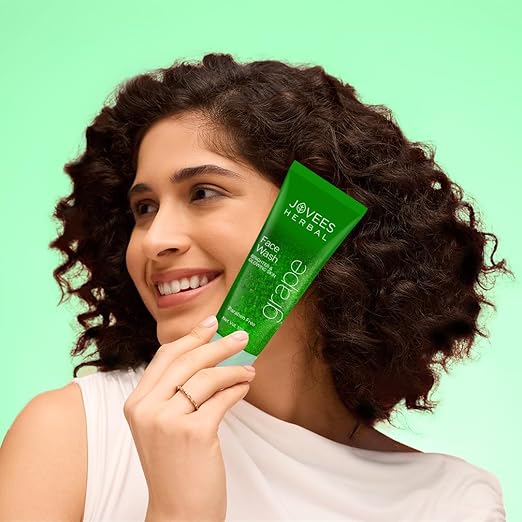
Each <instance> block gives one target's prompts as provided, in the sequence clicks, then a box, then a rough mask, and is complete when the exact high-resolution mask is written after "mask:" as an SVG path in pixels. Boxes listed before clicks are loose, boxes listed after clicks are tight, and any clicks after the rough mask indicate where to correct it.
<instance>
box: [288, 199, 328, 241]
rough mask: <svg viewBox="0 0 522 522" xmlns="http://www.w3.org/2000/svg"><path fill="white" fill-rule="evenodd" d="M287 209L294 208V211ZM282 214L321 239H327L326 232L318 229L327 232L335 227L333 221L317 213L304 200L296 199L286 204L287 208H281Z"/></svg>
mask: <svg viewBox="0 0 522 522" xmlns="http://www.w3.org/2000/svg"><path fill="white" fill-rule="evenodd" d="M289 209H294V212H292V211H291V210H289ZM283 214H284V215H285V216H288V217H289V218H290V219H291V220H292V221H295V222H296V223H298V224H299V225H301V226H302V227H304V228H305V229H306V230H307V231H308V232H311V233H312V234H313V235H314V236H317V237H319V238H321V239H322V240H323V241H327V238H326V234H325V233H322V232H321V230H320V229H323V230H326V232H329V233H332V232H333V231H334V229H335V223H333V222H332V221H330V220H329V219H327V218H325V217H324V216H323V215H322V214H319V212H317V211H316V210H313V209H312V208H311V207H310V206H309V205H307V204H306V203H305V202H304V201H299V200H298V199H296V200H295V201H294V202H293V203H291V204H290V205H288V208H286V209H285V210H283ZM305 218H306V219H305ZM315 225H317V226H315ZM321 234H322V236H321Z"/></svg>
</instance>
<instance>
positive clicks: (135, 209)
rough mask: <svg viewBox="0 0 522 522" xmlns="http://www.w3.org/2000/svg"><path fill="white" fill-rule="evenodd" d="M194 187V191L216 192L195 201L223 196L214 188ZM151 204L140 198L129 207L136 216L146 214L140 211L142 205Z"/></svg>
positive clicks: (151, 204)
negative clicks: (213, 194)
mask: <svg viewBox="0 0 522 522" xmlns="http://www.w3.org/2000/svg"><path fill="white" fill-rule="evenodd" d="M194 188H195V190H194V193H196V192H201V191H205V190H209V191H210V192H214V193H215V194H217V196H211V197H209V198H203V199H197V201H202V200H203V201H204V200H205V199H214V198H219V197H221V196H223V194H221V193H220V192H218V191H217V190H214V189H212V188H210V187H203V186H196V187H194ZM153 205H154V203H149V202H147V200H145V199H142V200H140V201H136V202H135V203H133V204H132V205H131V208H132V211H133V213H134V214H135V215H136V216H142V215H144V214H146V212H141V208H142V206H145V207H147V206H153Z"/></svg>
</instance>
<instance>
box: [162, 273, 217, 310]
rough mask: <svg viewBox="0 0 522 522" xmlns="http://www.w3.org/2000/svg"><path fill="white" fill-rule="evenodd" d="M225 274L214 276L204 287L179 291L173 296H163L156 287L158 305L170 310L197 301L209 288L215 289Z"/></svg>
mask: <svg viewBox="0 0 522 522" xmlns="http://www.w3.org/2000/svg"><path fill="white" fill-rule="evenodd" d="M222 275H223V272H221V273H219V274H216V275H215V276H213V278H212V279H211V280H209V282H208V283H207V284H205V285H203V286H198V287H197V288H187V289H186V290H185V291H181V290H180V291H179V292H176V293H172V294H166V295H161V294H160V293H159V289H158V287H157V286H156V285H154V289H155V290H154V292H155V296H156V303H157V306H158V308H170V307H172V306H176V305H181V304H184V303H186V302H189V301H192V300H193V299H197V297H198V296H199V295H200V294H202V293H204V292H205V291H206V290H207V287H213V286H214V285H215V284H216V280H218V279H220V278H221V276H222Z"/></svg>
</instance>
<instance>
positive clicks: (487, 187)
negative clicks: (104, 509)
mask: <svg viewBox="0 0 522 522" xmlns="http://www.w3.org/2000/svg"><path fill="white" fill-rule="evenodd" d="M520 5H521V4H520V3H519V2H516V1H515V0H513V1H511V2H495V3H492V2H485V1H480V2H471V1H469V2H460V3H457V2H451V1H449V0H444V1H438V2H431V3H430V4H429V5H428V3H420V2H416V1H407V2H406V1H403V2H400V1H399V2H388V1H380V2H350V1H345V2H342V1H332V0H323V1H322V2H319V3H312V2H308V3H304V2H297V1H290V2H281V1H273V0H270V1H263V2H258V3H256V4H254V3H251V2H243V1H233V2H219V3H216V2H210V1H198V2H195V3H194V4H190V3H189V2H173V1H147V2H143V1H140V2H133V1H125V2H123V1H117V2H116V1H115V2H108V1H101V0H97V1H89V2H84V3H79V2H71V1H70V0H68V1H59V2H57V1H54V2H53V1H50V2H49V1H48V2H37V1H36V0H34V1H33V2H27V1H17V2H9V3H8V2H3V1H2V2H1V3H0V56H1V64H2V71H1V79H2V81H1V82H0V94H1V96H0V100H1V106H2V110H1V120H2V125H1V131H0V132H1V144H2V161H1V170H2V171H1V189H0V190H1V194H2V206H1V209H0V217H1V223H2V228H1V230H2V256H1V268H2V271H1V274H2V275H1V278H0V285H1V286H0V291H1V296H2V301H1V303H2V305H1V307H2V309H1V314H0V321H1V324H0V326H1V336H2V337H1V346H2V351H3V364H4V368H3V372H2V373H3V378H2V379H1V380H0V397H1V399H0V400H1V403H0V437H1V438H2V439H3V436H4V435H5V433H6V431H7V429H8V428H9V426H10V425H11V423H12V422H13V420H14V419H15V417H16V415H17V414H18V413H19V412H20V411H21V409H22V408H23V407H24V406H25V404H26V403H27V402H28V401H29V400H30V399H31V398H33V397H34V396H35V395H37V394H39V393H41V392H43V391H45V390H49V389H54V388H59V387H61V386H63V385H65V384H66V383H67V382H68V381H69V380H70V379H71V378H72V369H73V367H74V365H75V364H77V363H78V362H80V361H79V360H72V359H71V357H70V356H69V351H70V350H71V348H72V346H73V343H74V339H75V336H76V334H77V332H78V331H79V325H78V324H77V322H76V319H75V316H76V313H77V312H78V310H79V303H78V302H77V301H75V300H72V301H70V302H69V304H65V305H62V306H60V307H58V306H57V302H58V299H59V291H58V287H57V285H56V283H55V281H54V279H53V278H52V270H53V268H54V267H56V266H57V264H58V263H59V257H58V255H57V254H56V253H55V252H54V251H53V252H51V251H50V250H49V249H48V246H47V245H48V243H49V241H51V240H52V239H53V238H54V236H55V234H56V231H57V225H56V223H55V222H53V221H52V219H51V217H50V216H51V213H52V210H53V207H54V204H55V202H56V200H57V199H58V198H59V197H61V196H63V195H65V194H68V193H69V191H70V184H69V180H68V177H67V176H66V175H65V174H64V173H63V165H64V164H65V163H66V162H67V161H69V160H71V159H72V158H73V157H75V156H76V155H77V154H78V153H79V152H80V151H81V150H82V149H83V147H84V144H85V141H84V131H85V128H86V127H87V126H88V125H89V123H90V122H91V120H92V119H93V118H94V116H95V115H96V114H97V113H98V111H99V110H100V109H101V107H102V105H103V104H104V102H105V100H106V98H107V97H108V96H109V94H110V93H111V92H112V90H113V89H114V88H115V87H116V86H117V84H118V83H120V82H121V81H123V80H125V79H126V78H129V77H131V76H133V75H135V74H138V73H141V72H145V71H147V70H151V69H153V68H155V67H164V66H167V65H169V64H171V63H172V62H173V61H174V60H175V59H177V58H185V59H199V58H201V57H202V56H203V55H204V54H205V53H208V52H229V53H231V54H232V55H233V56H234V57H235V58H236V59H237V60H240V61H247V60H254V59H281V60H285V61H288V62H291V63H306V64H309V65H315V64H320V65H323V66H324V67H325V69H326V70H327V71H328V72H330V73H331V74H334V75H336V76H338V77H340V78H342V79H343V80H344V81H347V82H349V83H351V84H352V85H354V86H355V88H356V90H357V91H358V93H359V94H360V96H361V99H362V101H364V102H365V103H372V104H384V105H387V106H388V107H389V108H390V109H391V110H392V111H393V113H394V115H395V118H396V120H397V122H398V123H399V125H400V126H401V127H402V129H403V130H404V132H405V134H406V136H407V137H408V138H409V139H410V140H421V141H427V142H429V143H431V144H433V145H434V146H435V147H436V151H437V152H436V156H435V158H436V160H437V161H438V162H439V164H440V165H441V167H442V168H443V169H444V170H445V171H446V172H447V173H448V175H449V176H450V177H451V178H452V179H453V180H454V181H456V182H457V183H459V184H461V186H462V187H463V188H464V191H465V195H466V199H468V200H469V201H471V202H473V203H474V204H475V208H476V209H477V210H478V211H479V215H480V218H481V219H482V222H483V223H484V229H485V230H486V231H488V232H493V233H495V234H496V235H497V237H498V238H499V248H498V250H497V252H496V254H495V260H499V259H502V258H503V257H505V258H506V260H507V261H508V266H509V267H510V268H511V269H512V270H513V272H514V273H515V276H517V277H518V279H519V280H513V279H511V278H510V277H509V276H502V275H501V276H499V277H498V279H497V283H496V286H495V287H494V289H493V290H492V291H491V292H490V294H489V298H490V300H492V301H493V302H494V303H495V304H496V306H497V310H496V311H494V310H493V309H492V308H491V307H488V306H486V307H485V311H484V312H483V313H482V315H481V319H482V324H483V325H484V326H485V329H486V331H487V332H488V333H489V334H490V337H489V339H486V340H483V339H482V338H480V337H479V339H478V341H477V345H476V347H475V348H474V350H475V354H476V356H475V359H476V360H474V361H470V362H468V363H465V364H461V365H459V366H456V367H455V368H453V371H452V373H451V375H449V376H446V375H443V377H442V381H441V384H440V386H439V388H438V389H436V391H435V393H434V395H433V396H432V398H433V399H435V400H440V404H439V406H438V408H437V409H436V410H435V413H434V414H433V415H430V414H422V413H412V412H406V411H403V410H401V413H399V414H398V415H396V416H395V422H396V423H397V424H398V425H399V428H398V429H395V428H391V427H389V426H385V425H378V426H377V427H378V429H380V430H381V431H382V432H384V433H386V434H387V435H389V436H392V437H394V438H396V439H398V440H400V441H401V442H403V443H405V444H408V445H412V446H414V447H417V448H419V449H422V450H423V451H434V452H441V453H449V454H453V455H456V456H459V457H461V458H464V459H466V460H467V461H469V462H471V463H473V464H475V465H477V466H481V467H484V468H486V469H488V470H490V471H491V472H493V473H494V474H495V475H496V476H497V477H498V478H499V480H500V482H501V485H502V487H503V491H504V497H505V505H506V511H507V514H508V519H509V520H522V502H521V499H520V495H519V494H518V495H517V493H518V491H519V489H520V477H519V474H520V464H521V460H522V459H521V458H520V455H519V450H518V443H519V442H520V440H521V429H520V427H521V421H520V419H519V418H518V415H519V414H517V412H520V400H519V399H520V391H519V387H518V383H519V381H520V377H519V373H520V366H521V363H522V356H521V350H520V348H521V343H520V340H519V335H518V334H517V331H518V328H517V327H516V324H517V320H518V319H519V316H520V306H519V303H518V302H517V301H516V297H519V298H520V275H521V274H522V266H521V264H522V259H521V257H522V256H521V254H522V248H521V243H520V239H518V240H517V238H520V230H519V229H520V224H521V221H522V220H521V218H520V202H519V198H520V191H519V189H520V185H521V183H520V175H521V172H520V162H519V151H520V148H521V147H520V141H521V138H522V133H521V131H520V122H521V119H522V118H521V117H522V110H521V104H520V101H521V93H522V81H521V80H522V67H521V51H522V45H521V43H522V37H521V34H522V31H521V25H522V24H521V20H522V16H521V15H522V8H521V7H520ZM489 249H490V251H491V244H490V246H489ZM488 259H489V258H488ZM84 373H85V370H84V371H82V372H81V373H80V375H83V374H84Z"/></svg>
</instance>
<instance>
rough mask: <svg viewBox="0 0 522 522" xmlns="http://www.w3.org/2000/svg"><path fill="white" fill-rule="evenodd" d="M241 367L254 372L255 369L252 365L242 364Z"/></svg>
mask: <svg viewBox="0 0 522 522" xmlns="http://www.w3.org/2000/svg"><path fill="white" fill-rule="evenodd" d="M243 368H246V369H247V370H248V371H249V372H255V371H256V369H255V368H254V367H253V366H246V365H245V366H243Z"/></svg>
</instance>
